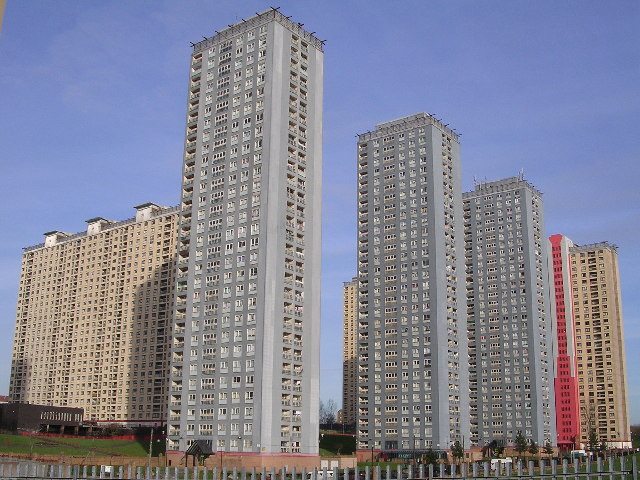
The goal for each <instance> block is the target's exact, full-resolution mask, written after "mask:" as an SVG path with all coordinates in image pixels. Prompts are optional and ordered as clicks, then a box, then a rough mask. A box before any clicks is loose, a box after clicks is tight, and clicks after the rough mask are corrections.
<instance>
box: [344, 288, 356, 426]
mask: <svg viewBox="0 0 640 480" xmlns="http://www.w3.org/2000/svg"><path fill="white" fill-rule="evenodd" d="M342 299H343V310H342V318H343V334H342V337H343V339H342V423H344V424H345V425H355V424H356V407H357V404H358V396H357V393H356V392H357V388H358V354H357V351H356V349H357V348H358V342H357V339H356V335H358V279H357V278H355V277H354V278H353V279H352V280H351V281H350V282H344V284H343V288H342Z"/></svg>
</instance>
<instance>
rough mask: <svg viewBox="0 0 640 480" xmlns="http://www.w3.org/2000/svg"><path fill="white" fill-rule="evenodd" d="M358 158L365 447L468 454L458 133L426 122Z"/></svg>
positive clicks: (363, 144) (391, 132) (393, 134)
mask: <svg viewBox="0 0 640 480" xmlns="http://www.w3.org/2000/svg"><path fill="white" fill-rule="evenodd" d="M357 148H358V152H357V155H358V282H359V289H358V302H359V305H358V349H357V353H358V412H357V418H358V425H357V436H358V448H359V449H361V450H363V449H376V450H395V449H398V450H403V449H404V450H406V449H411V450H413V449H421V448H428V447H433V448H434V449H435V448H440V449H445V448H449V446H450V445H451V444H452V443H454V442H455V441H460V442H461V443H463V444H464V443H466V445H468V443H469V403H468V402H469V386H468V358H467V355H468V353H467V330H466V327H467V323H466V322H467V320H466V310H465V283H464V282H465V278H464V257H463V252H464V243H463V219H462V191H461V182H460V146H459V142H458V135H457V134H456V133H455V132H454V131H452V130H451V129H450V128H448V127H447V126H445V125H444V124H443V123H442V122H441V121H439V120H437V119H435V118H434V117H432V116H430V115H428V114H425V113H420V114H416V115H411V116H408V117H405V118H401V119H399V120H395V121H391V122H388V123H383V124H380V125H378V126H377V127H376V128H375V130H373V131H371V132H367V133H364V134H362V135H359V138H358V147H357Z"/></svg>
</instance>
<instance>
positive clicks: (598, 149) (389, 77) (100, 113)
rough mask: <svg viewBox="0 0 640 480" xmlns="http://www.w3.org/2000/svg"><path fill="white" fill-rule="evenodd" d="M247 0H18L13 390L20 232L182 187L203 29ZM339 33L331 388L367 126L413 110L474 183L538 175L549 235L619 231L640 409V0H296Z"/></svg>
mask: <svg viewBox="0 0 640 480" xmlns="http://www.w3.org/2000/svg"><path fill="white" fill-rule="evenodd" d="M269 5H270V4H268V3H263V2H249V1H237V0H236V1H227V0H224V1H213V0H209V1H190V0H185V1H180V2H163V1H153V2H152V1H138V2H111V1H100V2H98V1H94V2H77V1H76V2H71V1H57V2H51V1H30V2H23V1H17V0H13V1H12V0H9V2H8V5H7V10H6V12H5V17H4V25H3V30H2V33H1V34H0V92H1V93H0V147H1V149H0V200H1V201H0V225H1V228H0V329H1V330H2V331H4V332H5V334H4V335H1V336H0V394H2V393H6V392H7V390H8V384H9V369H10V360H11V342H12V331H13V326H14V316H15V304H16V292H17V284H18V275H19V267H20V255H21V248H22V247H23V246H26V245H30V244H35V243H39V242H40V241H41V238H42V233H43V232H46V231H48V230H53V229H60V230H66V231H79V230H82V229H84V227H85V224H84V220H85V219H87V218H91V217H95V216H104V217H107V218H114V219H122V218H127V217H129V216H131V215H132V214H133V208H132V206H133V205H136V204H139V203H143V202H146V201H153V202H157V203H162V204H176V203H177V202H178V198H179V186H180V168H181V158H182V148H183V147H182V142H183V138H184V133H183V132H184V128H185V109H186V95H187V80H188V61H189V53H190V47H189V42H190V41H197V40H199V39H201V38H202V36H203V35H206V36H209V35H211V34H212V33H213V31H214V30H215V29H217V28H220V27H221V26H224V25H227V24H229V23H233V22H235V21H237V20H239V19H240V18H241V17H244V18H246V17H248V16H250V15H252V14H253V13H254V12H256V11H262V10H264V9H265V8H267V7H268V6H269ZM279 5H280V6H281V7H282V11H283V12H284V13H285V14H286V15H292V16H293V18H294V19H295V20H297V21H300V22H303V23H305V25H306V27H307V28H309V29H310V30H312V31H315V32H317V35H318V36H319V37H320V38H323V39H327V44H326V50H325V103H324V120H325V123H324V191H323V208H324V212H323V213H324V215H323V292H322V293H323V300H322V386H321V392H322V396H323V397H324V398H330V397H331V398H334V399H336V400H337V401H338V403H340V397H341V393H340V390H341V349H342V346H341V337H340V334H339V332H340V331H341V322H342V313H341V308H342V305H341V286H342V282H343V281H345V280H349V279H350V278H351V277H352V276H353V274H354V273H355V257H356V240H355V239H356V227H355V204H356V197H355V195H356V188H355V185H356V180H355V134H356V133H359V132H364V131H367V130H369V129H371V128H373V127H374V125H375V124H376V123H379V122H382V121H386V120H390V119H394V118H397V117H400V116H404V115H407V114H411V113H414V112H418V111H427V112H430V113H434V114H436V115H437V116H439V117H440V118H442V119H443V120H444V121H445V122H446V123H449V124H450V125H451V126H453V127H455V128H456V129H457V130H458V131H459V132H461V133H462V162H463V180H464V186H465V188H466V189H469V188H471V187H472V185H473V178H474V176H475V177H477V178H478V179H485V178H486V179H495V178H500V177H504V176H511V175H514V174H517V173H518V171H520V169H524V172H525V176H526V177H527V179H529V180H530V181H531V182H532V183H534V184H535V185H536V186H537V187H538V188H540V189H541V190H542V191H543V192H544V201H545V215H546V226H547V232H548V233H555V232H563V233H565V234H567V235H568V236H570V237H571V238H572V239H573V240H574V241H576V242H577V243H588V242H593V241H600V240H609V241H611V242H614V243H616V244H617V245H618V246H619V256H620V267H621V278H622V286H623V307H624V315H625V333H626V349H627V362H628V380H629V400H630V405H631V407H630V408H631V413H632V420H633V421H634V423H640V376H639V375H638V373H637V371H636V370H635V367H636V365H637V363H636V362H638V361H639V360H640V357H639V354H638V352H639V351H640V291H639V289H638V286H639V285H640V249H638V247H637V239H638V234H639V233H640V193H639V192H640V189H639V188H638V182H639V181H640V166H639V165H640V132H639V125H640V89H639V87H638V86H639V85H640V70H639V66H640V33H639V32H640V28H639V26H640V3H638V2H635V1H618V2H590V1H562V2H557V1H536V2H526V1H519V0H516V1H503V2H499V1H487V2H477V1H442V2H440V1H428V2H426V1H394V2H382V1H380V2H374V1H364V0H361V1H351V2H343V1H323V2H320V1H296V2H282V3H280V4H279Z"/></svg>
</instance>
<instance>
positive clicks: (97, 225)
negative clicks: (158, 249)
mask: <svg viewBox="0 0 640 480" xmlns="http://www.w3.org/2000/svg"><path fill="white" fill-rule="evenodd" d="M135 209H136V216H135V217H132V218H127V219H126V220H121V221H113V220H107V219H106V218H103V217H95V218H90V219H89V220H87V221H86V223H87V224H88V227H87V230H83V231H82V232H78V233H67V232H63V231H61V230H52V231H50V232H45V233H44V237H45V242H44V243H39V244H37V245H32V246H29V247H24V248H23V249H22V250H23V251H24V252H25V253H26V252H30V251H32V250H37V249H39V248H44V247H49V246H54V245H59V244H61V243H66V242H70V241H71V240H77V239H79V238H82V237H86V236H87V235H89V234H91V233H97V232H104V231H107V230H112V229H114V228H118V227H122V226H125V225H129V224H132V223H136V222H141V221H145V220H148V219H149V218H154V217H159V216H163V215H168V214H171V213H175V212H178V211H180V206H179V205H178V206H175V207H163V206H160V205H157V204H155V203H144V204H142V205H137V206H136V207H135ZM146 210H149V211H148V212H147V211H146ZM141 213H143V214H144V215H141Z"/></svg>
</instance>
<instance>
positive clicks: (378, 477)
mask: <svg viewBox="0 0 640 480" xmlns="http://www.w3.org/2000/svg"><path fill="white" fill-rule="evenodd" d="M373 480H382V468H381V467H380V465H376V469H375V476H374V477H373Z"/></svg>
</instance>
